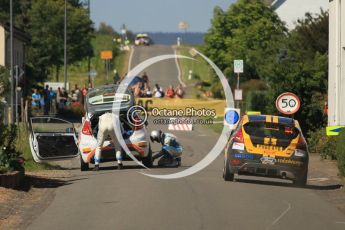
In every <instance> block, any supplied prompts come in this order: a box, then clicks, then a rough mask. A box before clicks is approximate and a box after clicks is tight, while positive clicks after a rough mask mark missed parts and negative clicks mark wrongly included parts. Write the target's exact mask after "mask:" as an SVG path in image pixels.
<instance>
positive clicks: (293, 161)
mask: <svg viewBox="0 0 345 230" xmlns="http://www.w3.org/2000/svg"><path fill="white" fill-rule="evenodd" d="M277 163H279V164H286V165H296V166H302V165H303V162H301V161H295V160H291V159H277Z"/></svg>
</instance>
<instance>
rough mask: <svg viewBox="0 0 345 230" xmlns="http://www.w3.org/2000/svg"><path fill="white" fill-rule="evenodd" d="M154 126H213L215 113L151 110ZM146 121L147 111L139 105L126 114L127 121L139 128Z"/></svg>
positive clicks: (190, 109)
mask: <svg viewBox="0 0 345 230" xmlns="http://www.w3.org/2000/svg"><path fill="white" fill-rule="evenodd" d="M151 116H152V117H153V120H152V123H153V124H154V125H213V124H214V118H215V117H216V116H217V111H216V110H214V109H205V108H203V109H195V108H191V107H190V108H189V107H188V108H185V109H159V108H153V109H152V111H151ZM147 119H148V112H147V110H146V109H145V108H144V107H142V106H139V105H135V106H133V107H131V108H130V109H129V110H128V112H127V121H128V122H129V123H130V124H131V125H133V126H135V127H140V126H142V125H144V124H146V122H147Z"/></svg>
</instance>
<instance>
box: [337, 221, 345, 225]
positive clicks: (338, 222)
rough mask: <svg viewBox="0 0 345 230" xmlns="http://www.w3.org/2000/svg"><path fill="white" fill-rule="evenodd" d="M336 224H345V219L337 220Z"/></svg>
mask: <svg viewBox="0 0 345 230" xmlns="http://www.w3.org/2000/svg"><path fill="white" fill-rule="evenodd" d="M335 223H336V224H345V221H337V222H335Z"/></svg>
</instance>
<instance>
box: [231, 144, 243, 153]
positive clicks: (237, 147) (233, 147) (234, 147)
mask: <svg viewBox="0 0 345 230" xmlns="http://www.w3.org/2000/svg"><path fill="white" fill-rule="evenodd" d="M232 149H234V150H241V151H244V144H243V143H238V142H234V144H233V145H232Z"/></svg>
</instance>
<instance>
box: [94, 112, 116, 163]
mask: <svg viewBox="0 0 345 230" xmlns="http://www.w3.org/2000/svg"><path fill="white" fill-rule="evenodd" d="M114 123H115V116H114V115H113V114H112V113H105V114H103V115H102V116H100V117H99V122H98V133H97V148H96V153H95V165H99V163H100V161H101V153H102V147H103V144H104V141H105V139H106V138H107V137H108V136H110V138H111V140H112V142H113V143H114V148H115V154H116V160H117V163H118V164H122V160H123V159H122V155H121V147H119V146H120V145H119V143H118V141H117V138H116V135H115V126H114ZM121 133H123V127H122V126H121Z"/></svg>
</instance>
